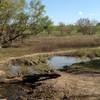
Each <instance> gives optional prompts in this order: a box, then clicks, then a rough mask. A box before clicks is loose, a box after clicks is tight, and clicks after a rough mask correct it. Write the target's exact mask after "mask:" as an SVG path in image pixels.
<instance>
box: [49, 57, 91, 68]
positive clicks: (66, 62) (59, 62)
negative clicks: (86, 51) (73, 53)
mask: <svg viewBox="0 0 100 100" xmlns="http://www.w3.org/2000/svg"><path fill="white" fill-rule="evenodd" d="M90 60H91V59H90V58H88V57H83V58H80V57H70V56H69V57H66V56H54V57H51V58H50V59H48V62H47V63H48V65H50V66H51V67H54V68H55V69H61V68H63V67H64V66H71V65H72V64H75V63H80V62H88V61H90Z"/></svg>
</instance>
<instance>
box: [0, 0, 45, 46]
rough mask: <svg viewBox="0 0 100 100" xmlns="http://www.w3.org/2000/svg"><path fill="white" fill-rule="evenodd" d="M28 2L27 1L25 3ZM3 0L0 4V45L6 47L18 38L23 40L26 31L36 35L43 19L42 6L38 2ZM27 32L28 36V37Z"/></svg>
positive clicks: (39, 30) (36, 0)
mask: <svg viewBox="0 0 100 100" xmlns="http://www.w3.org/2000/svg"><path fill="white" fill-rule="evenodd" d="M27 2H28V1H27ZM27 2H26V0H9V1H8V0H3V1H2V2H1V3H0V45H1V46H2V47H8V46H10V45H11V44H12V42H13V41H16V39H18V38H22V39H23V38H24V37H25V36H26V35H28V34H26V31H27V30H30V32H31V35H37V34H38V33H40V32H41V31H42V30H41V20H42V19H43V18H44V12H45V10H44V5H42V3H41V1H40V0H31V1H30V2H29V3H27ZM30 32H29V35H30Z"/></svg>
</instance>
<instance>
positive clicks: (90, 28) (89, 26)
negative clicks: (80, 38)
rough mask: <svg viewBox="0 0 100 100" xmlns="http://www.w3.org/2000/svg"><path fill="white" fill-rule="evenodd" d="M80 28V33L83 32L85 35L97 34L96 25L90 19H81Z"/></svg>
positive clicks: (78, 22)
mask: <svg viewBox="0 0 100 100" xmlns="http://www.w3.org/2000/svg"><path fill="white" fill-rule="evenodd" d="M77 25H78V27H79V29H78V32H82V33H83V35H92V34H95V23H94V21H90V20H89V19H88V18H81V19H79V20H78V21H77Z"/></svg>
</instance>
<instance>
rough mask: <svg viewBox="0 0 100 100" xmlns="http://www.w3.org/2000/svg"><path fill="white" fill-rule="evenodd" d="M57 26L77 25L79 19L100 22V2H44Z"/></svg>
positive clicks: (96, 0) (70, 0)
mask: <svg viewBox="0 0 100 100" xmlns="http://www.w3.org/2000/svg"><path fill="white" fill-rule="evenodd" d="M42 3H43V4H44V5H45V6H46V14H47V15H48V16H49V17H50V18H51V19H52V20H53V21H54V23H55V24H58V23H59V22H64V23H66V24H71V23H75V22H76V21H77V20H78V19H79V18H89V19H93V20H98V21H100V0H42Z"/></svg>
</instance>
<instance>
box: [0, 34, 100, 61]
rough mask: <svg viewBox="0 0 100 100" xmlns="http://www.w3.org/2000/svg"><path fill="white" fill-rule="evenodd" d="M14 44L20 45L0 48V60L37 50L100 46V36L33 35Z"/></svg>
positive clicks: (47, 50) (48, 50)
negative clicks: (22, 41)
mask: <svg viewBox="0 0 100 100" xmlns="http://www.w3.org/2000/svg"><path fill="white" fill-rule="evenodd" d="M14 45H17V46H18V47H13V48H6V49H5V48H0V60H5V59H7V58H9V57H19V56H23V55H29V54H34V53H37V52H38V53H39V52H51V51H52V52H53V51H55V52H56V51H64V50H65V51H67V50H73V49H79V48H91V47H98V46H100V36H97V35H96V36H83V35H80V36H67V37H34V38H32V37H31V38H30V39H26V40H25V41H24V43H23V44H21V43H19V42H16V43H15V44H14ZM78 52H79V51H78ZM78 52H77V54H78ZM88 52H89V51H88ZM79 54H81V53H79Z"/></svg>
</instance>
